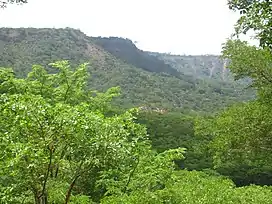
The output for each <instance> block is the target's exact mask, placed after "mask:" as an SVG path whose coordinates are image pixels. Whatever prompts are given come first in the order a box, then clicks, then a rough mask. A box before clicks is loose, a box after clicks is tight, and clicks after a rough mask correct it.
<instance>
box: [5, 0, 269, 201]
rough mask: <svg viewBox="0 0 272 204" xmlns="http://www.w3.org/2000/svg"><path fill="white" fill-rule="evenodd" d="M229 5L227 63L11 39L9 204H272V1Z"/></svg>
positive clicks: (16, 33) (120, 43)
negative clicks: (235, 16) (231, 27)
mask: <svg viewBox="0 0 272 204" xmlns="http://www.w3.org/2000/svg"><path fill="white" fill-rule="evenodd" d="M1 3H2V1H0V4H1ZM10 3H21V4H26V3H27V1H6V2H5V3H3V5H2V6H1V7H3V9H8V7H9V4H10ZM228 6H229V9H231V10H234V11H237V12H239V13H240V19H239V20H238V22H237V24H236V25H235V33H234V34H233V36H232V37H231V38H230V39H228V40H227V41H226V42H225V44H224V46H223V47H222V55H221V56H214V55H201V56H190V55H171V54H169V53H156V52H146V51H142V50H140V49H138V48H137V46H136V45H135V44H134V43H133V42H132V41H131V40H130V39H124V38H119V37H109V38H106V37H90V36H87V35H85V34H84V33H83V32H81V31H80V30H76V29H72V28H63V29H53V28H0V203H1V204H2V203H3V204H19V203H24V204H32V203H34V204H62V203H65V204H66V203H71V204H89V203H92V204H96V203H102V204H138V203H139V204H141V203H143V204H183V203H184V204H236V203H239V204H271V203H272V186H271V185H272V30H271V27H272V1H270V0H266V1H263V0H251V1H247V0H229V1H228ZM249 30H254V31H256V36H255V37H256V39H258V40H259V46H253V45H250V44H249V43H248V42H246V41H242V40H239V38H236V37H237V36H239V35H241V34H244V33H247V32H248V31H249Z"/></svg>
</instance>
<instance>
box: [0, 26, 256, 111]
mask: <svg viewBox="0 0 272 204" xmlns="http://www.w3.org/2000/svg"><path fill="white" fill-rule="evenodd" d="M97 41H98V39H97V38H91V37H88V36H86V35H85V34H84V33H82V32H80V31H79V30H74V29H69V28H66V29H35V28H17V29H13V28H1V29H0V55H1V58H0V66H2V67H12V68H13V69H14V70H15V73H16V75H17V76H20V77H24V76H26V74H27V73H28V72H29V71H30V69H31V66H32V64H41V65H44V66H46V67H47V69H49V70H50V68H49V66H47V64H48V63H50V62H52V61H56V60H63V59H64V60H69V61H70V63H71V64H72V65H75V64H78V63H84V62H90V65H89V66H88V70H89V72H90V73H91V76H92V77H91V79H90V80H89V87H91V88H94V89H96V90H100V91H105V90H106V89H107V88H110V87H112V86H120V87H121V90H122V95H121V97H120V98H118V99H115V103H116V104H118V105H120V106H122V107H134V106H146V107H153V108H154V107H159V108H164V109H167V110H172V109H181V108H182V109H189V110H196V111H211V110H218V109H222V108H224V107H226V106H227V105H229V104H233V103H235V102H237V101H244V100H248V99H251V98H253V97H254V94H253V93H252V91H248V93H247V92H246V91H242V90H243V89H242V88H243V87H245V86H243V87H242V86H240V85H239V86H238V85H237V86H236V85H233V84H231V83H224V82H223V83H221V82H218V81H216V80H203V79H196V78H194V77H193V76H191V75H189V74H187V73H186V72H177V71H176V70H175V69H174V68H172V67H171V66H169V65H167V64H165V63H164V62H163V61H162V60H159V59H157V58H156V57H154V56H153V57H152V56H150V55H149V54H148V53H145V52H142V51H139V50H138V49H137V48H136V47H135V46H134V45H133V44H131V43H130V42H124V40H122V39H118V38H113V39H110V40H109V41H113V43H111V44H113V45H114V46H115V45H116V44H118V46H117V45H116V46H117V47H116V48H118V49H119V50H120V53H121V54H120V53H119V55H115V56H114V55H112V54H111V53H110V52H108V51H107V50H105V49H103V48H102V47H100V46H99V43H98V42H97ZM119 41H120V42H121V43H118V42H119ZM107 42H108V40H107ZM122 43H123V44H125V46H124V49H123V48H122V47H120V46H119V44H122ZM100 44H101V43H100ZM127 44H128V45H127ZM101 46H102V45H101ZM128 46H130V47H129V49H130V52H128V51H127V49H128ZM104 47H105V46H104ZM122 49H123V50H122ZM124 53H129V54H128V55H124ZM126 57H130V58H129V59H134V58H135V59H137V60H135V61H133V62H132V61H129V60H127V58H126ZM138 58H139V60H138ZM125 59H126V60H125ZM124 61H126V63H125V62H124ZM128 62H129V63H132V64H128ZM141 63H142V64H143V66H141ZM136 66H139V67H136ZM145 67H149V68H150V69H146V68H145ZM169 70H171V71H169ZM173 70H175V72H174V71H173ZM172 72H173V73H172ZM177 73H178V74H177Z"/></svg>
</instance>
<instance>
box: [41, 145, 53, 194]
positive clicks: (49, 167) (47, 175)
mask: <svg viewBox="0 0 272 204" xmlns="http://www.w3.org/2000/svg"><path fill="white" fill-rule="evenodd" d="M49 151H50V156H49V164H48V167H47V172H46V176H45V180H44V183H43V189H42V193H41V195H40V196H39V197H42V196H43V195H44V194H45V188H46V183H47V180H48V177H49V172H50V169H51V164H52V157H53V148H51V149H50V148H49Z"/></svg>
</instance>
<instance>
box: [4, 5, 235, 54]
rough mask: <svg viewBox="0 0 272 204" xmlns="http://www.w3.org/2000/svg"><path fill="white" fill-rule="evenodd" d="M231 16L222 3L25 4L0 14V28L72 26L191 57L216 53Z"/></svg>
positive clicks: (227, 32) (230, 29) (232, 20)
mask: <svg viewBox="0 0 272 204" xmlns="http://www.w3.org/2000/svg"><path fill="white" fill-rule="evenodd" d="M237 18H238V14H236V13H233V12H232V11H230V10H229V9H228V7H227V0H29V3H28V4H26V5H23V6H15V5H14V6H13V5H12V6H10V5H9V6H8V8H6V9H4V10H0V19H1V20H0V27H55V28H59V27H72V28H76V29H80V30H81V31H83V32H84V33H86V34H87V35H89V36H118V37H125V38H129V39H131V40H133V41H137V42H138V43H137V46H138V47H139V48H140V49H143V50H148V51H157V52H171V53H175V54H192V55H193V54H219V53H220V51H221V44H222V43H223V42H225V40H226V38H228V37H229V36H230V34H231V33H232V32H233V25H234V23H235V22H236V20H237Z"/></svg>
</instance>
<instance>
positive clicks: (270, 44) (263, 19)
mask: <svg viewBox="0 0 272 204" xmlns="http://www.w3.org/2000/svg"><path fill="white" fill-rule="evenodd" d="M228 4H229V7H230V8H231V9H232V10H235V11H237V10H238V11H239V12H240V14H241V16H240V18H239V20H238V22H237V25H236V34H238V35H239V34H241V33H244V34H245V33H247V32H248V31H249V30H254V31H255V32H257V36H256V37H257V39H259V40H260V46H261V47H263V48H265V47H266V48H268V49H270V51H272V32H271V31H272V30H271V29H272V1H271V0H265V1H264V0H250V1H249V0H228Z"/></svg>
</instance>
